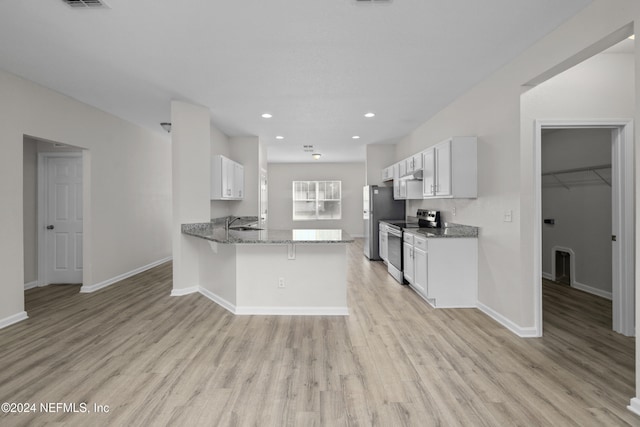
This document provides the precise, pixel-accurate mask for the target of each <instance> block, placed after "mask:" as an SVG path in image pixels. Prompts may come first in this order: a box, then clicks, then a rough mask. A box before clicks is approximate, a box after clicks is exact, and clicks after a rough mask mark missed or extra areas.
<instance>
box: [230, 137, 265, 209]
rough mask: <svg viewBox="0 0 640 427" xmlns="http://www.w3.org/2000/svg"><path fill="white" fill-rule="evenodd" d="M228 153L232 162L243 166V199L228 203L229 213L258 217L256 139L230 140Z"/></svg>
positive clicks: (238, 138)
mask: <svg viewBox="0 0 640 427" xmlns="http://www.w3.org/2000/svg"><path fill="white" fill-rule="evenodd" d="M229 152H230V157H231V159H232V160H234V161H236V162H238V163H240V164H242V165H243V166H244V198H243V199H242V200H236V201H229V202H228V203H229V212H230V214H231V215H233V216H258V210H259V203H260V191H259V190H260V186H259V181H260V142H259V140H258V137H257V136H243V137H233V138H230V139H229Z"/></svg>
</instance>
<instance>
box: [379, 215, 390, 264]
mask: <svg viewBox="0 0 640 427" xmlns="http://www.w3.org/2000/svg"><path fill="white" fill-rule="evenodd" d="M379 230H380V232H379V234H378V254H379V255H380V258H382V260H383V261H384V262H388V261H387V239H388V236H389V235H388V234H387V226H386V225H384V224H380V228H379Z"/></svg>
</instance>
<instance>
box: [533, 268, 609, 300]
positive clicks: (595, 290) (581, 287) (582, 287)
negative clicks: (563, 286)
mask: <svg viewBox="0 0 640 427" xmlns="http://www.w3.org/2000/svg"><path fill="white" fill-rule="evenodd" d="M542 277H543V278H545V279H547V280H551V281H554V280H555V279H554V277H553V275H552V274H551V273H546V272H544V271H543V272H542ZM571 287H572V288H576V289H579V290H581V291H583V292H587V293H589V294H592V295H596V296H599V297H602V298H605V299H608V300H609V301H612V300H613V294H612V293H611V292H607V291H603V290H602V289H598V288H594V287H593V286H589V285H585V284H584V283H580V282H576V281H575V280H574V282H573V284H571Z"/></svg>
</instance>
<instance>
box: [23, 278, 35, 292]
mask: <svg viewBox="0 0 640 427" xmlns="http://www.w3.org/2000/svg"><path fill="white" fill-rule="evenodd" d="M37 287H38V281H37V280H34V281H33V282H29V283H25V284H24V290H25V291H26V290H27V289H33V288H37Z"/></svg>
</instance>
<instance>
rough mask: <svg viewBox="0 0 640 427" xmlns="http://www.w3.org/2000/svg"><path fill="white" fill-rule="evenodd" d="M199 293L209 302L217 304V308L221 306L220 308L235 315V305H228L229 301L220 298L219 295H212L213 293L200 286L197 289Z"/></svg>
mask: <svg viewBox="0 0 640 427" xmlns="http://www.w3.org/2000/svg"><path fill="white" fill-rule="evenodd" d="M199 292H200V293H201V294H202V295H203V296H205V297H207V298H209V299H210V300H211V301H213V302H215V303H216V304H218V305H219V306H221V307H222V308H224V309H226V310H228V311H230V312H231V313H233V314H236V306H235V304H232V303H230V302H229V301H227V300H226V299H224V298H222V297H221V296H219V295H216V294H214V293H213V292H211V291H210V290H209V289H205V288H203V287H202V286H201V287H200V288H199Z"/></svg>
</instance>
